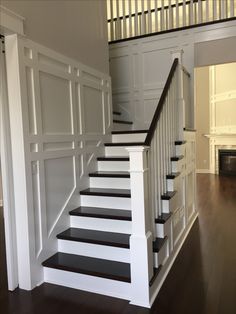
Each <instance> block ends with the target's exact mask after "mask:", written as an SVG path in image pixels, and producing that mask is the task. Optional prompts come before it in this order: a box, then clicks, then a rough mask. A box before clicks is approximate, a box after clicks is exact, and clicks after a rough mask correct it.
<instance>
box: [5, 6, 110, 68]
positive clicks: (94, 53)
mask: <svg viewBox="0 0 236 314" xmlns="http://www.w3.org/2000/svg"><path fill="white" fill-rule="evenodd" d="M1 5H3V6H5V7H7V8H8V9H10V10H12V11H14V12H16V13H18V14H20V15H21V16H23V17H25V18H26V20H25V34H26V36H27V37H28V38H30V39H32V40H33V41H36V42H38V43H40V44H42V45H45V46H47V47H49V48H51V49H53V50H56V51H57V52H60V53H62V54H64V55H66V56H68V57H71V58H73V59H76V60H78V61H80V62H82V63H85V64H87V65H89V66H91V67H94V68H96V69H98V70H100V71H102V72H105V73H108V70H109V68H108V40H107V23H106V1H103V0H74V1H70V0H54V1H51V0H44V1H37V0H26V1H21V0H18V1H13V0H11V1H10V0H8V1H3V0H1Z"/></svg>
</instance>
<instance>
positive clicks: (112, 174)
mask: <svg viewBox="0 0 236 314" xmlns="http://www.w3.org/2000/svg"><path fill="white" fill-rule="evenodd" d="M89 176H90V177H104V178H130V173H129V172H128V171H96V172H93V173H90V174H89Z"/></svg>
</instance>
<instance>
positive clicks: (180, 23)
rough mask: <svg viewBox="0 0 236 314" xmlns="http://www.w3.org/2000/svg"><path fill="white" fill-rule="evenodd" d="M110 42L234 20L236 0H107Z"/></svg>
mask: <svg viewBox="0 0 236 314" xmlns="http://www.w3.org/2000/svg"><path fill="white" fill-rule="evenodd" d="M107 16H108V36H109V41H116V40H122V39H126V38H131V37H136V36H143V35H147V34H151V33H157V32H163V31H169V30H173V29H178V28H184V27H191V26H196V25H199V24H204V23H211V22H215V21H220V20H226V19H232V18H235V16H236V6H235V1H234V0H154V1H150V0H141V1H138V0H134V1H133V0H128V1H127V0H107Z"/></svg>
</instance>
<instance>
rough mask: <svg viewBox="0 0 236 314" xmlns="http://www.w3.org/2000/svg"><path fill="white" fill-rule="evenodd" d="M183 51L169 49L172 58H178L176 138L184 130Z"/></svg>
mask: <svg viewBox="0 0 236 314" xmlns="http://www.w3.org/2000/svg"><path fill="white" fill-rule="evenodd" d="M183 53H184V51H183V50H182V49H179V50H174V51H171V55H172V59H173V60H174V59H176V58H178V59H179V69H178V113H179V115H178V117H179V120H178V121H177V126H179V128H178V131H179V132H178V133H179V134H178V139H179V140H183V139H184V130H183V128H184V127H185V101H184V84H183V83H184V78H183V70H182V66H183Z"/></svg>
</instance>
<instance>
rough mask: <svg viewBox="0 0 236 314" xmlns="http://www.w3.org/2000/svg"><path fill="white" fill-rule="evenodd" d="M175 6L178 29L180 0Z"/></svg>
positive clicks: (177, 0)
mask: <svg viewBox="0 0 236 314" xmlns="http://www.w3.org/2000/svg"><path fill="white" fill-rule="evenodd" d="M175 6H176V10H175V12H176V17H175V21H176V28H178V27H179V0H176V1H175Z"/></svg>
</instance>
